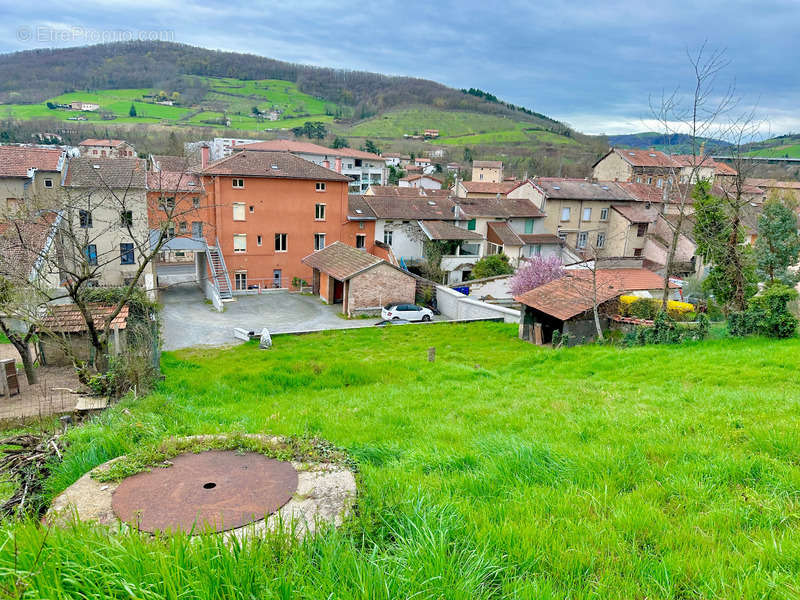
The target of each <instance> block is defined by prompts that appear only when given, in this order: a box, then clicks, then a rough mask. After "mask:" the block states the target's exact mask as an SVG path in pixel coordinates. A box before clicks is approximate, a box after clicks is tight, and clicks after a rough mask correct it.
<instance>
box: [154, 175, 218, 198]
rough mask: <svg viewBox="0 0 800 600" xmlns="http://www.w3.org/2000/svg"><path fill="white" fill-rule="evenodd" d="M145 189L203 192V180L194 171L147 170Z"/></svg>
mask: <svg viewBox="0 0 800 600" xmlns="http://www.w3.org/2000/svg"><path fill="white" fill-rule="evenodd" d="M147 189H148V190H150V191H170V192H197V193H198V194H199V193H204V192H205V190H204V189H203V182H202V181H201V179H200V177H199V176H198V175H197V174H195V173H186V172H184V171H177V172H175V171H148V173H147Z"/></svg>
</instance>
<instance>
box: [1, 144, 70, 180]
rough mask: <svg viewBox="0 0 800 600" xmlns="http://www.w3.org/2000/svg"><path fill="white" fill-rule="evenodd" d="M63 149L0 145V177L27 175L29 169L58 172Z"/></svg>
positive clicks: (62, 157)
mask: <svg viewBox="0 0 800 600" xmlns="http://www.w3.org/2000/svg"><path fill="white" fill-rule="evenodd" d="M64 156H65V154H64V151H63V150H59V149H58V148H36V147H34V146H0V177H27V176H28V170H29V169H38V170H39V171H52V172H58V171H60V170H61V166H62V165H63V159H64Z"/></svg>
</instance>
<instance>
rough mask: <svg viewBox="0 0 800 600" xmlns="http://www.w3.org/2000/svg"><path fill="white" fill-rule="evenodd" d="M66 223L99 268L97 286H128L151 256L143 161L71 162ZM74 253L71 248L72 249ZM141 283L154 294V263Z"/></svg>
mask: <svg viewBox="0 0 800 600" xmlns="http://www.w3.org/2000/svg"><path fill="white" fill-rule="evenodd" d="M62 205H63V211H64V218H65V219H68V220H69V224H68V228H69V231H70V232H71V235H72V236H74V237H75V238H76V240H77V241H76V242H73V243H72V245H74V244H75V243H80V244H81V245H82V246H83V247H84V250H83V252H84V255H85V256H86V258H87V259H88V261H89V263H90V264H97V265H100V266H102V269H101V270H100V273H101V280H100V281H97V283H98V284H100V285H108V286H120V285H125V284H127V283H128V282H129V281H130V280H131V279H132V278H133V277H134V276H135V274H136V272H137V270H138V269H139V265H140V264H141V261H142V259H143V256H142V253H143V250H145V251H149V248H148V245H149V239H150V229H149V227H148V210H147V168H146V162H145V161H144V160H142V159H138V158H105V159H102V158H84V157H81V158H73V159H71V160H70V161H69V164H68V166H67V174H66V178H65V190H64V197H63V201H62ZM71 249H72V248H71ZM140 282H141V283H142V284H143V285H144V287H145V289H146V290H148V291H152V290H154V289H155V265H154V264H153V263H152V261H151V262H150V263H149V264H148V265H147V267H146V268H145V271H144V272H143V279H142V280H140Z"/></svg>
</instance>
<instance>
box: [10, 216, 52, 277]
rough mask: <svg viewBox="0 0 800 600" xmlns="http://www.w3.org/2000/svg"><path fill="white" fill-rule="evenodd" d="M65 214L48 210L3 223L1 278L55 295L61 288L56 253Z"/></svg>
mask: <svg viewBox="0 0 800 600" xmlns="http://www.w3.org/2000/svg"><path fill="white" fill-rule="evenodd" d="M61 218H62V217H61V212H58V211H55V210H45V211H42V212H40V213H39V214H36V215H28V216H26V217H25V218H18V219H15V220H14V222H13V223H11V222H9V221H5V222H0V275H2V276H3V277H6V278H8V279H10V280H12V281H16V282H20V283H21V282H26V283H30V284H32V285H34V286H35V287H37V288H38V289H40V290H44V291H48V292H52V291H54V290H57V289H58V288H59V287H60V286H61V273H60V272H59V269H58V260H57V259H56V255H55V252H57V250H58V248H57V246H58V233H59V228H60V226H61Z"/></svg>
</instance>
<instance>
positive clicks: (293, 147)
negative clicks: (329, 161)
mask: <svg viewBox="0 0 800 600" xmlns="http://www.w3.org/2000/svg"><path fill="white" fill-rule="evenodd" d="M234 147H235V148H242V149H244V150H268V151H273V152H294V153H299V154H317V155H321V156H330V157H332V158H336V157H337V156H341V157H346V158H361V159H364V160H380V161H383V160H384V159H383V157H382V156H379V155H377V154H372V153H371V152H364V151H363V150H355V149H353V148H326V147H325V146H320V145H318V144H312V143H311V142H295V141H292V140H270V141H267V142H254V143H252V144H237V145H235V146H234Z"/></svg>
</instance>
